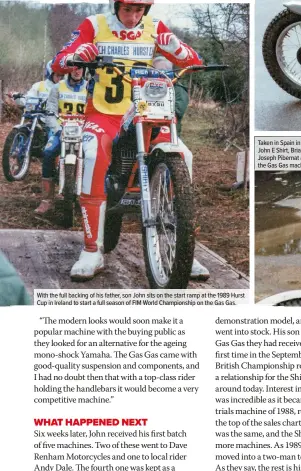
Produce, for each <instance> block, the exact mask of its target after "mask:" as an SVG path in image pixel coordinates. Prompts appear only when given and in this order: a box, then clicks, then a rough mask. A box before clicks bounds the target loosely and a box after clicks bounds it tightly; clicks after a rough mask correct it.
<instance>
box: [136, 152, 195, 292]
mask: <svg viewBox="0 0 301 471" xmlns="http://www.w3.org/2000/svg"><path fill="white" fill-rule="evenodd" d="M149 178H150V198H151V211H152V218H153V219H154V221H155V225H153V226H151V227H143V228H142V236H143V251H144V260H145V267H146V275H147V278H148V281H149V285H150V288H152V289H185V288H186V287H187V285H188V282H189V278H190V272H191V267H192V262H193V254H194V209H193V193H192V187H191V182H190V177H189V173H188V170H187V167H186V165H185V163H184V161H183V159H182V158H181V156H180V155H178V154H164V153H163V152H160V153H159V154H158V156H157V157H156V158H154V159H152V161H151V163H150V165H149Z"/></svg>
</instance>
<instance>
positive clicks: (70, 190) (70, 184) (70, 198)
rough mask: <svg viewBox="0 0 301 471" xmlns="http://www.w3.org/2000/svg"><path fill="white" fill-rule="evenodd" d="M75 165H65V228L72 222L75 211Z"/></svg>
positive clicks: (71, 224) (70, 225)
mask: <svg viewBox="0 0 301 471" xmlns="http://www.w3.org/2000/svg"><path fill="white" fill-rule="evenodd" d="M74 189H75V165H74V164H67V165H65V184H64V191H63V195H64V206H63V207H64V220H63V225H64V227H65V228H68V227H72V226H73V224H74V212H75V193H74Z"/></svg>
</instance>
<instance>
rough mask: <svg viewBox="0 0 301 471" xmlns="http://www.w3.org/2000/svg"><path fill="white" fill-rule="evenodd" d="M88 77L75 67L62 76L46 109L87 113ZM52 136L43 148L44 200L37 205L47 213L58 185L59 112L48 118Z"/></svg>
mask: <svg viewBox="0 0 301 471" xmlns="http://www.w3.org/2000/svg"><path fill="white" fill-rule="evenodd" d="M86 87H87V81H86V80H84V78H83V69H75V70H72V71H71V72H70V73H69V74H68V77H67V78H66V79H64V80H61V81H60V82H59V83H58V84H56V85H55V86H54V87H53V88H52V89H51V91H50V93H49V97H48V100H47V106H46V109H47V110H48V111H51V112H54V113H55V114H59V113H63V114H81V113H84V110H85V106H86V101H87V88H86ZM46 126H47V128H48V129H49V131H50V132H49V139H48V142H47V144H46V146H45V149H44V152H43V167H42V198H43V199H42V201H41V203H40V205H39V206H38V207H37V208H36V209H35V211H34V212H35V213H37V214H45V213H46V212H47V211H49V210H50V209H52V208H53V203H54V187H55V183H54V181H53V171H54V164H55V158H56V157H57V156H58V155H59V154H60V150H61V140H60V137H61V131H62V128H61V125H60V122H59V120H57V118H56V117H55V116H48V117H47V118H46Z"/></svg>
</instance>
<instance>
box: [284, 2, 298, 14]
mask: <svg viewBox="0 0 301 471" xmlns="http://www.w3.org/2000/svg"><path fill="white" fill-rule="evenodd" d="M283 6H285V7H286V8H287V9H288V10H290V11H292V12H293V13H297V15H301V2H285V3H284V4H283Z"/></svg>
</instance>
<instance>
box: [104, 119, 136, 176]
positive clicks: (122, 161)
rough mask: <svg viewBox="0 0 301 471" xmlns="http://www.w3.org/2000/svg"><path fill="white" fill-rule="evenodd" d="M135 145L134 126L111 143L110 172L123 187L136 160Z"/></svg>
mask: <svg viewBox="0 0 301 471" xmlns="http://www.w3.org/2000/svg"><path fill="white" fill-rule="evenodd" d="M136 154H137V145H136V134H135V128H134V126H130V128H129V129H128V131H127V132H126V133H124V134H122V135H121V136H118V137H117V138H116V139H114V141H113V149H112V163H111V166H110V171H111V173H112V174H114V175H115V176H116V177H118V178H120V181H121V182H124V183H125V185H126V183H127V180H128V178H129V175H130V173H131V170H132V167H133V165H134V163H135V160H136Z"/></svg>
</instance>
